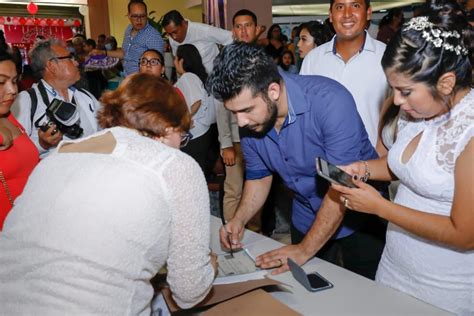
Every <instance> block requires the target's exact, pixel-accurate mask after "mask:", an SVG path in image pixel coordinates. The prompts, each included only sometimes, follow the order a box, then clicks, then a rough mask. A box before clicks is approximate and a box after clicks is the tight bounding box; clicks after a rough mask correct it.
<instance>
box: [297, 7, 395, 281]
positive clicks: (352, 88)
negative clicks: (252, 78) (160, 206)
mask: <svg viewBox="0 0 474 316" xmlns="http://www.w3.org/2000/svg"><path fill="white" fill-rule="evenodd" d="M371 16H372V9H371V7H370V0H330V9H329V20H330V21H331V23H332V25H333V27H334V30H335V31H336V35H335V36H334V37H333V39H332V40H331V41H329V42H327V43H325V44H323V45H321V46H318V47H316V48H314V49H313V50H311V51H310V52H309V53H308V54H307V55H306V56H305V58H304V60H303V65H302V67H301V71H300V74H302V75H321V76H325V77H329V78H331V79H334V80H336V81H338V82H340V83H341V84H342V85H344V86H345V87H346V88H347V90H349V92H350V93H351V94H352V96H353V97H354V100H355V103H356V107H357V111H358V112H359V115H360V116H361V118H362V122H363V123H364V125H365V129H366V131H367V134H368V136H369V139H370V142H371V144H372V146H373V147H376V144H377V139H378V124H379V117H380V109H381V107H382V103H383V102H384V100H385V98H386V97H387V93H388V83H387V79H386V77H385V74H384V72H383V69H382V65H381V59H382V56H383V54H384V52H385V44H383V43H382V42H379V41H377V40H375V39H374V38H372V37H371V36H370V35H369V34H368V33H367V31H366V28H367V23H368V21H369V20H370V18H371ZM350 221H351V225H353V226H354V227H358V228H357V231H356V232H355V233H354V240H356V242H355V244H354V248H353V251H354V252H355V253H358V254H359V256H358V257H354V258H353V259H351V260H350V261H347V262H344V266H346V267H347V268H348V269H349V270H352V271H354V272H356V273H358V274H361V275H364V276H366V277H368V278H371V279H374V276H375V272H376V269H377V266H378V263H379V261H380V257H381V254H382V250H383V246H384V244H385V242H384V238H385V230H386V226H385V224H384V223H381V222H380V220H379V219H378V218H375V217H366V218H365V216H359V214H357V215H356V216H352V218H351V219H350ZM348 258H350V257H348ZM355 258H358V260H356V259H355ZM361 267H364V268H361Z"/></svg>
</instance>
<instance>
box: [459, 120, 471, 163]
mask: <svg viewBox="0 0 474 316" xmlns="http://www.w3.org/2000/svg"><path fill="white" fill-rule="evenodd" d="M473 137H474V126H472V125H471V128H469V130H468V131H467V132H466V133H465V134H464V135H463V137H462V138H461V139H460V140H459V141H458V143H457V144H456V147H455V149H454V159H455V160H456V159H457V158H458V157H459V155H460V154H461V153H462V152H463V151H464V148H466V146H467V144H469V142H470V141H471V140H472V138H473Z"/></svg>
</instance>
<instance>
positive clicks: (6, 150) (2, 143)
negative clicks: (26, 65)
mask: <svg viewBox="0 0 474 316" xmlns="http://www.w3.org/2000/svg"><path fill="white" fill-rule="evenodd" d="M17 80H18V75H17V72H16V68H15V63H14V62H13V59H12V57H11V56H10V55H9V54H8V53H7V52H5V51H1V50H0V230H2V227H3V221H4V220H5V218H6V216H7V214H8V212H9V211H10V210H11V208H12V206H13V201H15V199H16V197H17V196H19V195H20V194H21V192H22V191H23V187H24V186H25V184H26V181H27V180H28V176H29V175H30V173H31V171H32V170H33V168H34V167H35V166H36V164H37V163H38V161H39V153H38V150H37V149H36V147H35V145H34V144H33V143H32V142H31V140H30V139H29V138H28V135H26V134H25V132H24V129H23V127H22V126H21V125H20V123H18V122H17V120H16V119H15V117H14V116H13V114H12V113H11V112H10V108H11V106H12V104H13V101H15V97H16V95H17V93H18V88H17Z"/></svg>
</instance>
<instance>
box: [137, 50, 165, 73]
mask: <svg viewBox="0 0 474 316" xmlns="http://www.w3.org/2000/svg"><path fill="white" fill-rule="evenodd" d="M138 63H139V67H140V72H145V73H149V74H152V75H155V76H158V77H162V78H165V79H167V78H166V75H165V59H164V58H163V55H162V54H161V53H160V52H159V51H157V50H156V49H148V50H146V51H145V52H144V53H143V54H142V56H141V57H140V60H139V61H138Z"/></svg>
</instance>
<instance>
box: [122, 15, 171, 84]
mask: <svg viewBox="0 0 474 316" xmlns="http://www.w3.org/2000/svg"><path fill="white" fill-rule="evenodd" d="M123 38H124V40H123V45H122V49H123V53H124V58H123V68H124V70H125V74H126V75H127V76H128V75H131V74H133V73H135V72H138V61H139V59H140V57H141V56H142V54H143V52H144V51H146V50H147V49H156V50H157V51H159V52H160V53H163V46H164V43H163V39H162V37H161V34H160V33H159V32H158V31H157V30H156V29H155V28H153V26H151V25H150V24H149V23H147V24H146V26H145V27H144V28H143V29H141V30H140V31H138V33H136V34H135V36H134V37H132V25H129V26H128V27H127V29H126V30H125V36H124V37H123Z"/></svg>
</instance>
